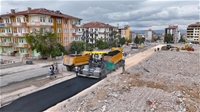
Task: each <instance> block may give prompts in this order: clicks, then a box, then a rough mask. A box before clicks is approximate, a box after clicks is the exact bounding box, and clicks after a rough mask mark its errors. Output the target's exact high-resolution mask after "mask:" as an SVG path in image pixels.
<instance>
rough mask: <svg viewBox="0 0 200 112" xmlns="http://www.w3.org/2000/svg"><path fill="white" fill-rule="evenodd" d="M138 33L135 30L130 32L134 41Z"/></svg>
mask: <svg viewBox="0 0 200 112" xmlns="http://www.w3.org/2000/svg"><path fill="white" fill-rule="evenodd" d="M136 36H137V34H136V33H135V32H132V31H131V32H130V38H131V39H132V41H133V42H134V40H135V38H136Z"/></svg>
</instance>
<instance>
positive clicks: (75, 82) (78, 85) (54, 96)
mask: <svg viewBox="0 0 200 112" xmlns="http://www.w3.org/2000/svg"><path fill="white" fill-rule="evenodd" d="M98 81H100V79H92V78H85V77H75V78H72V79H69V80H67V81H64V82H61V83H59V84H56V85H53V86H51V87H49V88H46V89H43V90H40V91H37V92H35V93H32V94H29V95H27V96H24V97H21V98H19V99H17V100H15V101H13V102H12V103H10V104H9V105H7V106H4V107H2V108H0V112H8V111H9V112H31V111H34V112H41V111H44V110H46V109H48V108H50V107H52V106H54V105H56V104H57V103H59V102H61V101H63V100H66V99H68V98H70V97H72V96H74V95H76V94H77V93H79V92H81V91H82V90H84V89H86V88H88V87H90V86H91V85H93V84H95V83H97V82H98Z"/></svg>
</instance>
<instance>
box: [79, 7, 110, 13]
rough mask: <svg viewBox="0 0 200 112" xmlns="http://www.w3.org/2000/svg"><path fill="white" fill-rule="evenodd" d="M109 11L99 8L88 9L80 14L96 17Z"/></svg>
mask: <svg viewBox="0 0 200 112" xmlns="http://www.w3.org/2000/svg"><path fill="white" fill-rule="evenodd" d="M107 11H109V10H108V9H104V8H100V7H88V8H87V9H86V10H83V11H81V12H80V14H82V15H97V14H99V13H105V12H107Z"/></svg>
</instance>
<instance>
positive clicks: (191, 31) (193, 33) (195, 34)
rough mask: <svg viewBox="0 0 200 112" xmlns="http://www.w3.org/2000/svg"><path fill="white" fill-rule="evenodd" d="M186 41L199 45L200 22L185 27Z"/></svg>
mask: <svg viewBox="0 0 200 112" xmlns="http://www.w3.org/2000/svg"><path fill="white" fill-rule="evenodd" d="M186 40H187V41H189V42H198V43H200V22H196V23H195V24H190V25H188V27H187V32H186Z"/></svg>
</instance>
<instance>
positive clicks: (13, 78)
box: [0, 64, 65, 87]
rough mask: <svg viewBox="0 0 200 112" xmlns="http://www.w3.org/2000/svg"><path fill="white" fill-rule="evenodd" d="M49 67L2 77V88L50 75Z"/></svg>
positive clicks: (0, 80) (0, 81)
mask: <svg viewBox="0 0 200 112" xmlns="http://www.w3.org/2000/svg"><path fill="white" fill-rule="evenodd" d="M61 68H65V67H64V66H63V65H62V64H59V69H60V70H61ZM48 69H49V68H48V67H44V68H37V69H33V70H27V71H23V72H19V73H12V74H10V75H4V76H1V77H0V87H3V86H6V85H8V84H12V83H15V82H20V81H24V80H26V79H30V78H35V77H39V76H43V75H47V74H48Z"/></svg>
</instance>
